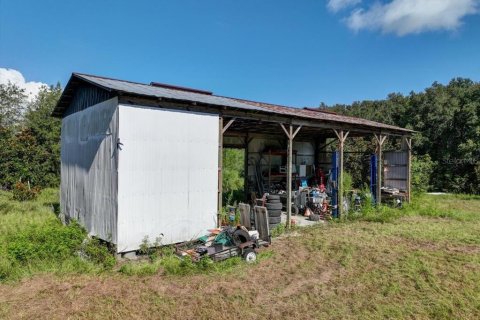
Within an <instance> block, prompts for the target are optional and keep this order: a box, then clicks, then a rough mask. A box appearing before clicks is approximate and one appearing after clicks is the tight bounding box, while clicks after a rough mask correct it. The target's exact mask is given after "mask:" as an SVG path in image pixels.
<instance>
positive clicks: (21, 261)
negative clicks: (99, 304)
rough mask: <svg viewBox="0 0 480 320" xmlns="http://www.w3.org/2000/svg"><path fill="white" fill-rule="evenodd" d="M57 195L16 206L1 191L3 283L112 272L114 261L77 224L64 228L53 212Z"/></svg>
mask: <svg viewBox="0 0 480 320" xmlns="http://www.w3.org/2000/svg"><path fill="white" fill-rule="evenodd" d="M57 201H58V191H56V190H54V189H45V190H44V191H43V192H42V193H41V194H40V195H39V197H38V199H37V200H35V201H24V202H17V201H14V200H13V195H12V193H8V192H4V191H0V281H8V280H15V279H19V278H22V277H25V276H31V275H34V274H39V273H44V272H48V273H57V274H65V273H85V272H86V273H89V272H100V271H102V270H104V269H110V268H112V267H113V265H114V264H115V258H114V257H113V255H112V254H111V253H110V252H109V251H108V249H107V247H106V246H105V245H104V244H102V243H100V242H99V241H98V240H95V239H89V238H88V237H87V234H86V232H85V230H84V229H83V228H82V227H81V226H80V225H79V224H78V223H75V222H72V223H70V224H69V225H68V226H64V225H62V224H61V222H60V220H59V219H58V218H57V217H56V216H55V214H54V212H53V209H54V208H55V205H56V202H57Z"/></svg>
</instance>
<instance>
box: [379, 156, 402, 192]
mask: <svg viewBox="0 0 480 320" xmlns="http://www.w3.org/2000/svg"><path fill="white" fill-rule="evenodd" d="M407 164H408V153H407V151H387V152H385V153H384V156H383V171H384V183H383V185H384V186H386V187H392V188H398V189H400V190H407V177H408V167H407Z"/></svg>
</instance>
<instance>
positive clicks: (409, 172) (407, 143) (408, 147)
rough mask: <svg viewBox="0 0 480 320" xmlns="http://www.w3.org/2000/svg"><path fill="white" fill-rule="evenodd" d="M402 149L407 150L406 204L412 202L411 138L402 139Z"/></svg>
mask: <svg viewBox="0 0 480 320" xmlns="http://www.w3.org/2000/svg"><path fill="white" fill-rule="evenodd" d="M403 139H404V140H403V141H404V142H405V144H404V147H405V149H406V150H407V202H408V203H410V202H411V201H412V138H410V137H407V136H405V137H403Z"/></svg>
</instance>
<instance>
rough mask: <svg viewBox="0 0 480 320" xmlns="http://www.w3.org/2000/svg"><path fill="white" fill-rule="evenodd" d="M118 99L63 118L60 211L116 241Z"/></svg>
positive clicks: (102, 237) (104, 238)
mask: <svg viewBox="0 0 480 320" xmlns="http://www.w3.org/2000/svg"><path fill="white" fill-rule="evenodd" d="M117 138H118V99H117V98H113V99H110V100H107V101H104V102H101V103H98V104H96V105H93V106H91V107H88V108H86V109H84V110H82V111H77V112H75V113H73V114H70V115H68V116H66V117H65V118H63V120H62V135H61V196H60V202H61V212H62V213H63V214H65V216H66V217H67V218H70V219H72V218H73V219H76V220H78V221H79V222H80V223H81V224H82V225H83V226H85V228H86V229H87V231H88V232H89V234H91V235H94V236H97V237H99V238H100V239H103V240H106V241H110V242H112V243H115V244H116V243H117V184H118V182H117V180H118V178H117Z"/></svg>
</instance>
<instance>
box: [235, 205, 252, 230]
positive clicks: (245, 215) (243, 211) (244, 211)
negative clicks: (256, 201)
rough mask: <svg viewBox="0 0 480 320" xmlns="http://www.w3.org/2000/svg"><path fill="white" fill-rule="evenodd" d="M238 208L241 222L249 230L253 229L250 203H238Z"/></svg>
mask: <svg viewBox="0 0 480 320" xmlns="http://www.w3.org/2000/svg"><path fill="white" fill-rule="evenodd" d="M238 210H239V211H240V224H241V225H242V226H244V227H245V228H247V229H248V230H251V229H252V221H251V220H250V205H249V204H246V203H240V204H239V205H238Z"/></svg>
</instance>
